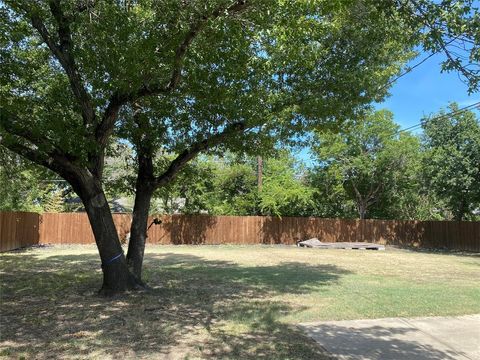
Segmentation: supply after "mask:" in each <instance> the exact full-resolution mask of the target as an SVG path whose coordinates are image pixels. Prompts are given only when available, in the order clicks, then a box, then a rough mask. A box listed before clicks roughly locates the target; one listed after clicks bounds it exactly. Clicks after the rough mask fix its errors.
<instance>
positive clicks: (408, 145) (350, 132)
mask: <svg viewBox="0 0 480 360" xmlns="http://www.w3.org/2000/svg"><path fill="white" fill-rule="evenodd" d="M398 130H399V127H398V125H396V124H395V123H394V122H393V114H392V113H391V112H389V111H387V110H381V111H375V112H371V113H368V114H367V115H366V116H365V117H361V118H358V119H354V120H352V121H351V123H350V124H348V126H345V127H344V129H342V130H341V131H332V130H328V129H327V130H321V131H319V132H317V134H316V145H314V146H313V149H314V152H315V153H316V155H317V160H318V167H317V172H319V173H320V176H319V179H317V181H316V183H317V187H318V191H319V194H320V199H321V201H322V200H323V201H325V200H327V203H328V202H332V201H333V204H334V205H331V208H332V209H335V204H338V203H340V202H341V203H342V204H343V205H345V204H346V203H348V202H349V201H350V202H353V204H355V208H356V210H357V214H358V217H359V218H360V219H365V218H367V217H371V216H372V215H376V216H377V217H383V218H385V217H389V216H388V213H389V212H391V210H390V209H389V208H391V207H393V208H395V207H397V210H398V207H399V202H400V201H399V200H401V198H402V193H403V192H404V191H406V190H408V188H409V186H411V183H412V182H413V183H415V181H416V179H415V178H412V175H413V171H412V169H416V167H415V165H416V160H418V159H419V154H420V152H419V148H420V146H419V145H420V144H419V140H418V139H417V138H415V137H413V136H411V135H409V134H406V133H399V131H398ZM318 180H321V181H320V182H319V181H318ZM325 180H326V181H325ZM338 198H339V199H338ZM337 207H338V205H337ZM374 209H375V210H376V214H372V210H374ZM342 210H343V211H344V212H346V213H347V214H348V209H345V208H343V209H340V208H339V210H337V211H342ZM397 213H398V211H397Z"/></svg>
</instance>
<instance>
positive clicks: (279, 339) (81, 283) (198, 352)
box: [0, 246, 480, 359]
mask: <svg viewBox="0 0 480 360" xmlns="http://www.w3.org/2000/svg"><path fill="white" fill-rule="evenodd" d="M0 277H1V312H0V313H1V329H0V330H1V335H0V355H1V356H3V357H7V358H15V359H18V358H25V359H32V358H36V359H44V358H55V359H59V358H69V359H70V358H78V359H86V358H88V359H90V358H93V359H129V358H131V359H134V358H135V359H137V358H145V359H164V358H166V359H198V358H201V359H203V358H205V359H209V358H219V359H258V358H267V359H325V358H326V357H325V356H324V355H322V352H321V350H320V349H319V348H317V347H316V346H315V344H314V343H313V342H312V341H310V340H309V339H308V338H306V337H305V336H303V334H302V333H301V331H299V330H298V329H297V328H296V327H295V324H297V323H300V322H308V321H317V320H334V319H360V318H380V317H394V316H408V317H414V316H434V315H461V314H473V313H476V312H478V311H479V309H480V286H478V279H480V257H479V256H478V255H472V254H455V255H454V254H447V253H426V252H413V251H406V250H397V249H387V250H386V251H355V250H317V249H300V248H295V247H283V246H278V247H269V246H244V247H242V246H150V247H148V248H147V254H146V259H145V276H144V277H145V280H146V281H147V282H148V283H149V284H150V285H151V286H152V287H153V288H154V289H153V290H152V291H150V292H147V293H138V294H131V295H128V296H121V297H117V298H114V299H104V298H101V297H99V296H96V295H95V293H96V290H98V289H99V288H100V285H101V271H100V269H99V259H98V255H97V253H96V249H95V247H93V246H69V247H60V246H56V247H49V248H37V249H31V250H26V251H22V252H12V253H7V254H2V255H0Z"/></svg>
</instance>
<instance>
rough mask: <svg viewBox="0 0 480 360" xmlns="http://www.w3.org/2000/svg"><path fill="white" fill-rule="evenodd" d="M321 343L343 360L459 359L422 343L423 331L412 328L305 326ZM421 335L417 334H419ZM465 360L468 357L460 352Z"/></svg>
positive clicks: (336, 324)
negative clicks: (419, 337)
mask: <svg viewBox="0 0 480 360" xmlns="http://www.w3.org/2000/svg"><path fill="white" fill-rule="evenodd" d="M301 327H302V328H304V329H305V331H306V332H307V333H308V334H309V335H310V336H311V337H313V338H314V339H315V340H316V341H318V343H319V344H321V345H322V346H323V347H325V348H326V349H327V350H329V351H331V353H332V354H334V355H335V356H339V357H341V358H342V359H358V358H362V359H363V358H365V359H397V360H410V359H417V360H436V359H445V360H448V359H452V360H453V359H457V358H458V355H459V354H458V353H457V352H455V351H453V350H448V349H439V348H438V347H437V346H435V345H433V344H427V343H425V342H424V343H422V342H421V341H418V334H419V333H420V335H421V336H425V335H424V334H421V332H420V331H419V330H418V329H417V328H415V327H414V326H411V325H406V324H405V325H402V324H400V325H394V324H393V323H392V324H390V325H387V324H385V325H382V326H378V325H372V326H359V327H352V326H351V325H349V324H348V323H345V324H342V322H337V323H324V324H319V325H314V324H312V325H309V324H304V325H301ZM416 334H417V335H416ZM428 340H431V339H430V338H429V339H428ZM460 355H461V356H462V358H463V357H464V356H465V358H467V354H465V353H460Z"/></svg>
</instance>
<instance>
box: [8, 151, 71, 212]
mask: <svg viewBox="0 0 480 360" xmlns="http://www.w3.org/2000/svg"><path fill="white" fill-rule="evenodd" d="M56 178H57V177H56V176H55V174H53V173H52V172H50V171H48V170H46V169H45V168H42V167H40V166H36V165H34V164H32V163H30V162H27V161H25V160H24V159H22V158H21V157H20V156H18V155H16V154H14V153H12V152H10V151H9V150H7V149H5V148H2V147H0V184H1V186H0V211H32V212H42V211H48V207H49V205H48V204H49V203H51V202H52V201H53V199H56V201H57V205H58V206H57V210H58V211H63V209H64V208H63V190H64V188H63V186H61V183H58V182H56V181H55V180H56ZM59 195H60V200H59V199H58V197H59Z"/></svg>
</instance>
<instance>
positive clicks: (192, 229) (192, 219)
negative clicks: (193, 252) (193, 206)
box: [161, 215, 217, 245]
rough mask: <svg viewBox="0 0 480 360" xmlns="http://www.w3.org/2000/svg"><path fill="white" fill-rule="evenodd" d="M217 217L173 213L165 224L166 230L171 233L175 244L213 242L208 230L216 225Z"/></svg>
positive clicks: (172, 242)
mask: <svg viewBox="0 0 480 360" xmlns="http://www.w3.org/2000/svg"><path fill="white" fill-rule="evenodd" d="M216 222H217V219H216V217H215V216H207V215H202V216H200V215H173V216H171V217H170V218H169V220H168V221H165V222H164V223H163V224H162V225H161V226H163V228H164V231H165V232H166V233H168V234H170V238H171V240H170V243H171V244H174V245H180V244H183V245H199V244H206V243H208V242H209V241H210V242H211V241H212V240H213V241H214V239H209V235H210V236H211V234H209V233H208V230H210V229H211V228H213V227H214V225H215V224H216Z"/></svg>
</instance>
